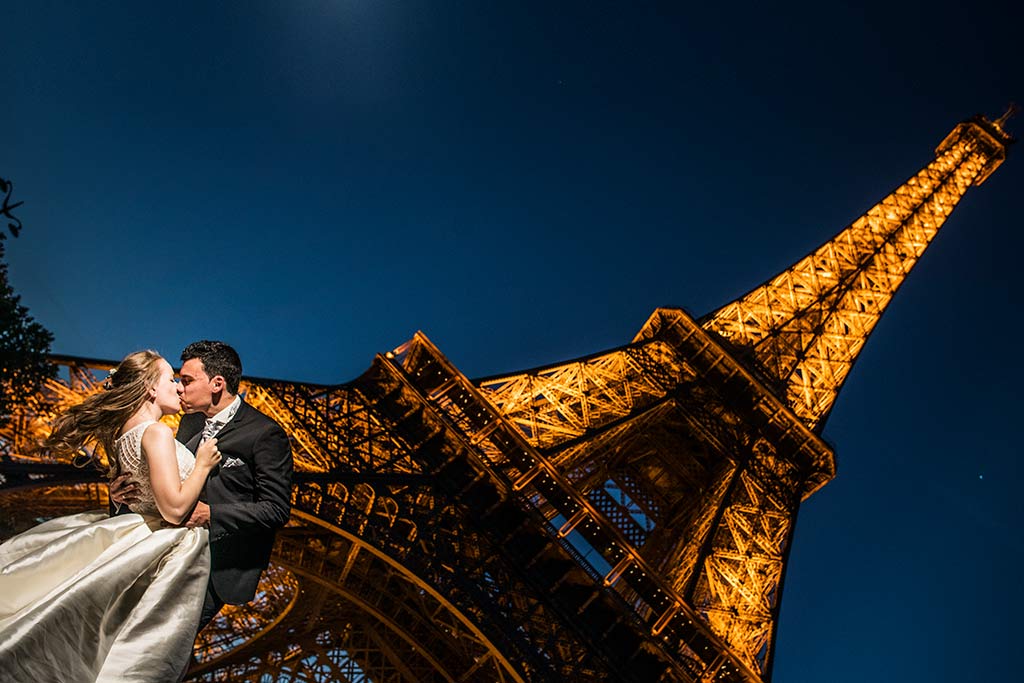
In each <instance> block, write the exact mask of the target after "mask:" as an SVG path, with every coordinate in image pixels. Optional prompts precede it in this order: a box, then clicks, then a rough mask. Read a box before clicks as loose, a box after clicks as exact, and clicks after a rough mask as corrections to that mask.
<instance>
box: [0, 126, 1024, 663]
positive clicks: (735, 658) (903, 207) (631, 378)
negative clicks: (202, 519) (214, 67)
mask: <svg viewBox="0 0 1024 683" xmlns="http://www.w3.org/2000/svg"><path fill="white" fill-rule="evenodd" d="M1005 119H1006V117H1005V116H1004V117H1003V118H1002V119H999V120H997V121H988V120H986V119H984V118H982V117H976V118H974V119H972V120H970V121H967V122H964V123H962V124H960V125H958V126H957V127H956V128H955V129H954V130H953V132H952V133H950V135H949V136H948V137H947V138H946V139H945V140H943V141H942V143H941V144H940V145H939V147H938V149H937V150H936V156H935V159H934V160H933V161H931V162H930V163H929V164H928V165H927V166H925V167H924V168H923V169H922V170H921V171H920V172H919V173H917V174H916V175H914V176H913V177H912V178H910V179H909V180H908V181H907V182H905V183H903V184H902V185H900V186H899V187H898V188H897V189H896V190H895V191H894V192H893V193H892V194H890V195H889V196H887V197H885V198H884V199H883V200H882V201H881V202H879V203H878V204H877V205H876V206H874V207H872V208H871V209H869V210H868V211H867V212H866V213H865V214H864V215H863V216H861V217H860V218H858V219H857V220H855V221H854V222H853V223H852V224H851V225H850V226H849V227H847V228H846V229H844V230H843V231H842V232H840V233H839V234H838V235H837V236H836V237H835V238H833V239H832V240H830V241H829V242H827V243H825V244H824V245H822V246H821V247H820V248H818V249H816V250H814V251H813V252H812V253H810V254H809V255H807V256H806V257H805V258H803V259H801V260H800V261H798V262H797V263H796V264H795V265H793V266H792V267H791V268H789V269H787V270H785V271H784V272H782V273H780V274H779V275H777V276H775V277H773V278H771V279H770V280H768V281H767V282H765V283H764V284H763V285H761V286H759V287H757V288H755V289H754V290H752V291H751V292H750V293H749V294H747V295H745V296H743V297H741V298H740V299H737V300H736V301H734V302H732V303H729V304H727V305H726V306H723V307H722V308H720V309H718V310H717V311H715V312H713V313H711V314H709V315H707V316H704V317H703V318H700V319H694V318H692V317H691V316H690V315H688V314H687V313H686V312H685V311H683V310H680V309H658V310H656V311H655V312H654V314H653V315H652V316H651V317H650V319H649V320H648V321H647V323H646V324H645V325H644V326H643V328H642V329H641V330H640V332H639V333H638V334H637V335H636V337H635V338H634V339H633V341H632V342H631V343H629V344H626V345H624V346H622V347H620V348H616V349H612V350H609V351H604V352H601V353H597V354H594V355H592V356H587V357H585V358H579V359H575V360H572V361H569V362H565V363H558V364H555V365H551V366H547V367H543V368H537V369H533V370H529V371H525V372H519V373H515V374H509V375H505V376H501V377H491V378H486V379H481V380H476V381H471V380H470V379H468V378H466V377H465V376H464V375H463V374H462V373H460V372H459V370H458V369H457V368H456V367H455V366H454V365H453V364H452V363H451V362H449V361H448V360H447V359H446V358H445V357H444V355H443V354H442V353H441V352H440V351H439V350H438V349H437V348H436V347H435V346H434V345H433V344H432V343H431V342H430V341H429V340H428V339H427V338H426V337H425V336H424V335H422V334H417V335H416V336H415V337H414V338H413V339H412V340H410V341H409V342H407V343H406V344H404V345H402V346H401V347H399V348H398V349H396V350H395V351H393V352H390V353H388V354H384V355H380V356H378V357H377V358H375V359H374V361H373V364H372V366H371V367H370V369H369V370H368V371H367V372H366V373H365V374H364V375H362V376H361V377H359V378H358V379H356V380H355V381H353V382H351V383H348V384H344V385H338V386H327V385H312V384H299V383H293V382H282V381H272V380H261V379H256V378H247V379H246V380H245V382H244V386H243V391H244V392H245V393H246V396H247V400H248V401H250V402H251V403H252V404H254V405H255V406H256V407H258V408H259V409H261V410H263V411H265V412H267V413H268V414H270V415H272V416H274V417H275V418H276V419H277V420H278V421H279V422H280V423H281V424H282V425H284V426H285V428H286V429H287V431H288V433H289V434H290V435H291V438H292V442H293V446H294V452H295V460H296V486H295V487H294V490H293V501H292V502H293V505H294V512H293V515H292V520H291V522H290V523H289V525H288V527H286V529H285V530H284V531H283V532H282V533H281V534H280V535H279V538H278V542H277V545H276V548H275V553H274V558H273V565H272V567H271V569H270V571H268V573H267V575H266V576H265V578H264V581H263V583H262V584H261V590H260V594H259V595H258V597H257V599H256V600H255V601H254V602H253V603H252V604H250V605H247V606H244V607H242V608H234V609H228V610H225V612H224V613H223V614H222V615H221V616H220V617H219V618H218V620H217V621H215V622H214V624H213V625H212V626H211V627H210V628H208V629H206V630H205V631H204V632H203V634H202V635H201V637H200V639H199V641H198V642H197V646H196V652H195V662H194V663H193V666H192V669H191V673H190V678H191V680H195V681H229V680H230V681H241V680H248V681H257V680H258V681H266V680H275V681H380V682H385V681H447V682H454V681H563V680H571V681H604V680H623V681H681V682H682V681H733V682H741V681H742V682H746V683H753V682H760V681H767V680H769V679H770V674H771V665H772V654H773V649H774V643H775V635H776V634H775V631H776V624H777V617H778V610H779V603H780V597H781V594H782V588H783V577H784V570H785V566H786V558H787V554H788V552H789V548H790V543H791V540H792V531H793V527H794V523H795V521H796V516H797V511H798V509H799V507H800V503H801V502H802V501H803V500H804V499H806V498H807V497H808V496H809V495H811V494H812V493H814V492H815V491H817V490H818V489H819V488H820V487H821V486H823V485H824V484H825V483H827V482H828V481H829V480H830V479H831V478H832V477H833V476H834V475H835V459H834V454H833V451H832V449H831V448H830V447H829V446H828V444H826V443H825V441H823V440H822V438H821V436H820V434H821V430H822V428H823V426H824V423H825V420H826V418H827V416H828V414H829V411H830V409H831V407H832V405H833V403H834V401H835V398H836V394H837V392H838V391H839V389H840V387H841V386H842V384H843V382H844V380H845V379H846V377H847V374H848V373H849V370H850V367H851V366H852V364H853V362H854V361H855V360H856V358H857V355H858V353H859V352H860V350H861V349H862V347H863V345H864V342H865V341H866V339H867V337H868V335H869V334H870V333H871V331H872V329H873V328H874V326H875V324H876V323H877V321H878V319H879V317H880V316H881V314H882V312H883V311H884V310H885V308H886V306H887V305H888V303H889V301H890V300H891V298H892V296H893V294H894V293H895V292H896V290H897V289H898V288H899V286H900V284H901V283H902V282H903V280H904V278H905V277H906V276H907V274H908V273H909V271H910V270H911V268H912V267H913V266H914V264H915V263H916V262H917V260H918V259H919V258H920V257H921V254H922V253H923V252H924V250H925V248H927V246H928V244H929V243H930V242H931V240H932V238H933V237H934V236H935V234H936V232H937V231H938V229H939V228H940V227H941V225H942V223H943V222H944V221H945V219H946V218H947V216H948V215H949V214H950V212H951V211H952V210H953V208H954V207H955V206H956V205H957V202H958V201H959V200H960V198H961V196H962V195H963V194H964V192H965V191H966V190H967V188H969V187H970V186H971V185H977V184H980V183H981V182H982V181H984V180H985V178H987V177H988V175H989V174H990V173H992V171H993V170H995V168H996V167H997V166H998V165H999V164H1000V163H1001V162H1002V161H1003V159H1004V158H1005V154H1006V149H1007V147H1008V145H1009V144H1010V142H1011V138H1010V137H1009V136H1008V135H1007V134H1006V133H1005V131H1004V125H1005ZM54 360H55V361H56V362H57V363H59V364H60V365H61V366H62V368H63V377H62V380H61V381H56V382H53V383H51V384H50V385H49V386H48V388H47V389H46V391H45V392H44V393H43V395H40V396H39V397H38V398H37V400H36V401H35V402H33V403H32V405H28V406H26V407H25V408H24V410H23V411H22V412H21V413H20V414H18V415H16V416H14V419H13V420H12V421H11V423H10V424H9V425H8V426H7V427H6V428H5V430H4V431H3V433H2V436H0V446H2V448H3V469H2V471H0V472H2V474H0V477H2V481H0V487H2V488H0V532H2V533H3V535H5V536H6V535H10V534H11V533H13V532H15V531H17V530H19V529H22V528H25V527H27V526H29V525H31V524H32V523H34V522H35V521H36V520H38V519H41V518H45V517H49V516H53V515H56V514H62V513H64V512H69V511H75V510H81V509H85V508H88V507H96V506H101V505H103V504H105V501H106V498H105V488H104V487H103V485H102V484H99V483H97V478H96V475H95V474H93V473H91V472H89V471H86V470H82V469H77V468H75V467H73V466H72V465H71V464H70V463H67V462H61V461H58V460H52V461H47V460H46V459H45V458H43V457H42V456H39V455H29V452H30V448H29V445H30V444H31V443H32V442H33V441H34V440H35V439H37V438H38V437H39V436H40V435H41V434H42V433H44V432H45V430H46V424H47V421H48V419H49V417H51V416H52V414H53V413H54V411H56V410H59V409H60V408H61V407H62V406H63V405H66V404H67V403H69V402H71V401H75V400H79V399H80V397H81V396H82V395H84V394H85V393H88V392H90V391H95V390H97V387H96V380H95V374H94V373H95V372H97V371H100V372H101V371H103V370H105V369H107V368H109V367H111V364H110V363H104V362H99V361H87V360H83V359H78V358H55V359H54Z"/></svg>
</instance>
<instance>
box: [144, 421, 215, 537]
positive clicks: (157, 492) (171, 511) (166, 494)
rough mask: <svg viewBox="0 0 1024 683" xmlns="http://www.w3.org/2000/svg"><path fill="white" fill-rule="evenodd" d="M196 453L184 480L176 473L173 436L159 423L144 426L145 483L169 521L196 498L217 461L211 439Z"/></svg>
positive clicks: (179, 517) (188, 508) (178, 517)
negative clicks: (146, 478)
mask: <svg viewBox="0 0 1024 683" xmlns="http://www.w3.org/2000/svg"><path fill="white" fill-rule="evenodd" d="M207 443H208V444H209V446H207V444H203V448H202V449H200V451H201V452H200V453H197V454H196V466H195V469H193V470H192V474H190V475H188V478H187V479H185V481H181V480H180V477H179V475H178V458H177V456H176V455H175V452H174V435H173V434H172V433H171V428H170V427H168V426H167V425H165V424H163V423H162V422H157V423H154V424H151V425H150V426H148V427H146V431H145V432H144V433H143V434H142V452H143V454H144V455H145V457H146V462H147V463H148V464H149V483H150V486H151V487H152V489H153V498H154V499H155V500H156V507H157V510H159V511H160V516H161V517H163V518H164V519H165V520H167V521H168V522H170V523H171V524H180V523H181V522H183V521H184V520H185V518H186V517H188V514H189V512H190V511H191V510H192V508H193V506H195V504H196V501H197V500H199V493H200V492H201V491H202V490H203V484H204V483H205V482H206V476H207V475H208V474H209V473H210V470H211V469H213V467H214V465H216V463H217V461H219V460H220V453H219V452H217V450H216V447H215V445H214V444H215V443H216V441H215V440H213V439H211V440H210V441H209V442H207Z"/></svg>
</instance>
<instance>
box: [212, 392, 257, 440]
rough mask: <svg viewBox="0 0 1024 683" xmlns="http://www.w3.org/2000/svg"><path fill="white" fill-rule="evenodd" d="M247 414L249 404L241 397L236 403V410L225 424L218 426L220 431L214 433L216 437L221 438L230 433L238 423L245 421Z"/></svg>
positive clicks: (236, 427)
mask: <svg viewBox="0 0 1024 683" xmlns="http://www.w3.org/2000/svg"><path fill="white" fill-rule="evenodd" d="M248 416H249V405H248V404H247V403H246V402H245V400H244V399H243V400H242V402H241V403H239V404H238V411H237V412H236V413H235V414H234V416H233V417H232V418H231V419H230V420H229V421H228V423H227V424H226V425H224V426H223V427H221V428H220V431H219V432H217V434H216V437H215V438H216V439H223V438H224V436H225V435H226V434H230V433H231V432H233V431H234V430H235V429H238V427H239V425H241V424H242V423H243V422H245V419H246V418H247V417H248Z"/></svg>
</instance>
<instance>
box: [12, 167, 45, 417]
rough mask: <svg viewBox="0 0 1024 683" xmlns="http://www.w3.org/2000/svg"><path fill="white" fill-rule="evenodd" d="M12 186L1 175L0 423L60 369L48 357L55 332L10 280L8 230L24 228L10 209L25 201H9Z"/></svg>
mask: <svg viewBox="0 0 1024 683" xmlns="http://www.w3.org/2000/svg"><path fill="white" fill-rule="evenodd" d="M13 189H14V186H13V183H11V182H10V181H8V180H4V179H3V178H0V194H2V195H3V204H2V205H0V217H2V218H3V220H4V222H5V223H6V224H7V231H6V232H5V231H4V230H3V229H0V425H3V424H5V423H6V422H7V420H8V419H9V418H10V414H11V411H12V409H13V408H14V407H16V406H18V405H21V404H22V403H24V402H26V401H29V400H30V399H31V398H32V397H33V396H34V395H36V394H37V393H38V392H39V388H40V386H41V385H42V383H43V382H45V381H46V380H47V379H49V378H52V377H55V376H56V373H57V368H56V366H54V365H51V364H50V362H49V359H48V357H49V354H50V344H51V343H52V342H53V334H51V333H50V331H49V330H47V329H46V328H45V327H43V326H42V325H40V324H39V323H37V322H36V321H35V320H33V319H32V316H30V315H29V314H28V308H26V307H25V306H22V305H21V297H20V296H18V295H16V294H15V293H14V290H13V289H11V285H10V283H9V282H8V281H7V262H6V261H5V260H4V256H5V254H6V240H7V234H8V233H10V235H11V237H17V236H18V234H19V233H20V232H21V221H20V220H18V219H17V218H16V217H15V216H14V215H13V214H12V213H11V212H12V211H13V210H14V209H16V208H18V207H19V206H21V204H22V202H17V203H16V204H11V203H10V199H11V192H12V191H13Z"/></svg>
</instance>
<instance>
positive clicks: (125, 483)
mask: <svg viewBox="0 0 1024 683" xmlns="http://www.w3.org/2000/svg"><path fill="white" fill-rule="evenodd" d="M107 495H108V496H109V497H110V500H111V501H112V502H113V503H114V505H117V506H118V507H120V506H122V505H131V504H132V503H138V502H139V488H138V486H136V485H135V481H134V480H132V473H131V472H123V473H121V474H119V475H118V476H116V477H114V478H113V479H111V480H110V482H109V483H108V484H107Z"/></svg>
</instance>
